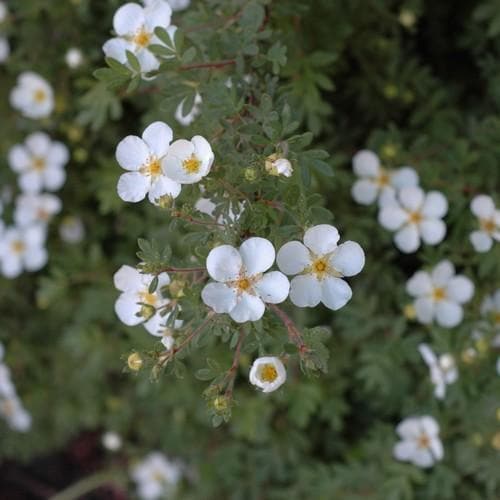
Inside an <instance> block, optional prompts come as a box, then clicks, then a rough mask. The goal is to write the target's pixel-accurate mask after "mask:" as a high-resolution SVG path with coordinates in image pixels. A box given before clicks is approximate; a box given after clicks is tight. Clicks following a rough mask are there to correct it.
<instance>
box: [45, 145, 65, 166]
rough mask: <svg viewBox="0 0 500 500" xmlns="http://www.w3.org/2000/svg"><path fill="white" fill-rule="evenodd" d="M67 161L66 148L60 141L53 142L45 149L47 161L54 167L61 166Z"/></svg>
mask: <svg viewBox="0 0 500 500" xmlns="http://www.w3.org/2000/svg"><path fill="white" fill-rule="evenodd" d="M68 161H69V151H68V148H67V147H66V146H65V145H64V144H63V143H62V142H53V143H52V144H51V145H50V146H49V150H48V151H47V163H48V164H49V165H51V166H54V167H63V166H64V165H66V163H68Z"/></svg>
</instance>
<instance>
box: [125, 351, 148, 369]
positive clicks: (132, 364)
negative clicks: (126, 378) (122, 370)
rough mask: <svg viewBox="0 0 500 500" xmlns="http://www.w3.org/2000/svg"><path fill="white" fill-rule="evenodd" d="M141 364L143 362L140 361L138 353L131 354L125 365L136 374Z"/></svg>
mask: <svg viewBox="0 0 500 500" xmlns="http://www.w3.org/2000/svg"><path fill="white" fill-rule="evenodd" d="M143 363H144V361H143V360H142V358H141V355H140V354H139V353H138V352H133V353H132V354H131V355H130V356H129V357H128V358H127V365H128V367H129V368H130V369H131V370H132V371H134V372H138V371H139V370H140V369H141V368H142V365H143Z"/></svg>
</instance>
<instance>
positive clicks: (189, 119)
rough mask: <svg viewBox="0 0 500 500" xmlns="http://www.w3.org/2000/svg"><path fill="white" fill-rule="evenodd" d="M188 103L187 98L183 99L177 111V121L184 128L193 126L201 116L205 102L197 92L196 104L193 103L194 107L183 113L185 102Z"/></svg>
mask: <svg viewBox="0 0 500 500" xmlns="http://www.w3.org/2000/svg"><path fill="white" fill-rule="evenodd" d="M185 101H186V97H184V99H182V101H181V102H180V103H179V105H178V106H177V109H176V110H175V119H176V120H177V121H178V122H179V123H180V124H181V125H182V126H184V127H188V126H189V125H191V123H193V122H194V120H196V118H197V117H198V116H199V115H200V113H201V104H202V102H203V100H202V98H201V95H200V94H198V92H196V95H195V98H194V102H193V107H192V108H191V109H190V110H189V111H188V112H187V113H186V114H183V113H182V107H183V106H184V102H185Z"/></svg>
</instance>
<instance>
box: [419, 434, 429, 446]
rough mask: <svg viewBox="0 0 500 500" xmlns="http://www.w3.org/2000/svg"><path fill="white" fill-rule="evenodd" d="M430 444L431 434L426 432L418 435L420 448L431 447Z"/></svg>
mask: <svg viewBox="0 0 500 500" xmlns="http://www.w3.org/2000/svg"><path fill="white" fill-rule="evenodd" d="M430 444H431V440H430V438H429V436H428V435H427V434H425V433H422V434H420V436H419V437H418V440H417V446H418V447H419V448H429V446H430Z"/></svg>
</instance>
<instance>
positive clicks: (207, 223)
mask: <svg viewBox="0 0 500 500" xmlns="http://www.w3.org/2000/svg"><path fill="white" fill-rule="evenodd" d="M171 215H172V217H176V218H177V219H183V220H185V221H187V222H191V223H192V224H199V225H202V226H219V227H225V226H224V224H220V223H219V222H215V221H214V222H212V221H206V220H200V219H195V218H194V217H191V215H188V214H183V213H182V212H179V211H175V212H172V214H171Z"/></svg>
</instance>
